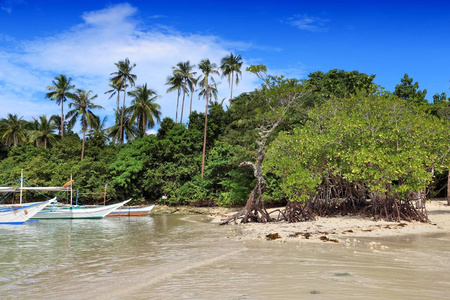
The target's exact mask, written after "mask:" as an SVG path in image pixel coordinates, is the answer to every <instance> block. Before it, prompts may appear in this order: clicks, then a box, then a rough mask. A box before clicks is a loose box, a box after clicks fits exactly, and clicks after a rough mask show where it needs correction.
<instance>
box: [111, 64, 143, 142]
mask: <svg viewBox="0 0 450 300" xmlns="http://www.w3.org/2000/svg"><path fill="white" fill-rule="evenodd" d="M114 64H115V65H116V67H117V71H116V72H113V73H111V75H114V77H113V78H111V82H112V83H113V84H114V85H115V86H120V90H118V91H121V90H123V104H122V113H121V119H120V127H121V128H122V127H123V117H124V115H125V98H126V90H127V87H128V85H129V86H131V87H133V86H134V85H135V82H136V79H137V76H136V75H135V74H132V73H131V72H132V71H133V68H134V67H136V64H133V65H131V63H130V60H129V59H128V58H126V59H125V60H120V61H119V62H117V63H114ZM122 133H123V130H119V134H120V137H119V143H120V144H123V141H124V137H123V135H122Z"/></svg>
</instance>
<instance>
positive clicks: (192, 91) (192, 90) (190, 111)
mask: <svg viewBox="0 0 450 300" xmlns="http://www.w3.org/2000/svg"><path fill="white" fill-rule="evenodd" d="M192 97H194V89H191V105H190V107H189V116H190V115H191V113H192Z"/></svg>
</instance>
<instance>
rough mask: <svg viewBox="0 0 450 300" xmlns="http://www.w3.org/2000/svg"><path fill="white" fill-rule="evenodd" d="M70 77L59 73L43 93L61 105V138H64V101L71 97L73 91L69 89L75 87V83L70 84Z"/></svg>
mask: <svg viewBox="0 0 450 300" xmlns="http://www.w3.org/2000/svg"><path fill="white" fill-rule="evenodd" d="M71 81H72V78H70V77H69V78H67V77H66V75H63V74H61V75H59V76H57V77H55V79H54V80H53V81H52V85H50V86H48V87H47V90H48V91H51V92H48V93H47V94H45V97H46V98H50V99H51V100H56V104H57V105H61V129H60V135H61V138H64V102H66V101H67V98H72V97H73V93H71V92H70V91H71V90H73V89H75V85H72V84H71Z"/></svg>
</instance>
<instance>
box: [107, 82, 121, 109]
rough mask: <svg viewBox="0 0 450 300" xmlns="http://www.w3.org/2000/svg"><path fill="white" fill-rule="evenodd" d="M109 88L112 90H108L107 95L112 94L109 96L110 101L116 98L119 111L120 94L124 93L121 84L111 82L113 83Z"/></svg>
mask: <svg viewBox="0 0 450 300" xmlns="http://www.w3.org/2000/svg"><path fill="white" fill-rule="evenodd" d="M109 86H110V87H111V89H110V90H107V91H106V92H105V94H111V95H109V99H111V98H112V97H114V96H116V97H117V98H116V105H117V109H119V108H120V106H119V105H120V103H119V102H120V92H121V91H122V85H121V84H120V83H117V82H114V81H112V80H111V83H110V84H109Z"/></svg>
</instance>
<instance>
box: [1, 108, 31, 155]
mask: <svg viewBox="0 0 450 300" xmlns="http://www.w3.org/2000/svg"><path fill="white" fill-rule="evenodd" d="M26 126H27V121H25V120H23V119H22V117H20V118H19V117H18V116H17V115H13V114H8V116H7V117H6V118H5V119H2V120H1V123H0V134H1V138H2V140H3V141H4V143H5V145H6V146H8V147H10V146H11V145H13V146H14V147H15V146H17V145H19V142H20V141H22V142H26V140H27V130H26Z"/></svg>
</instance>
